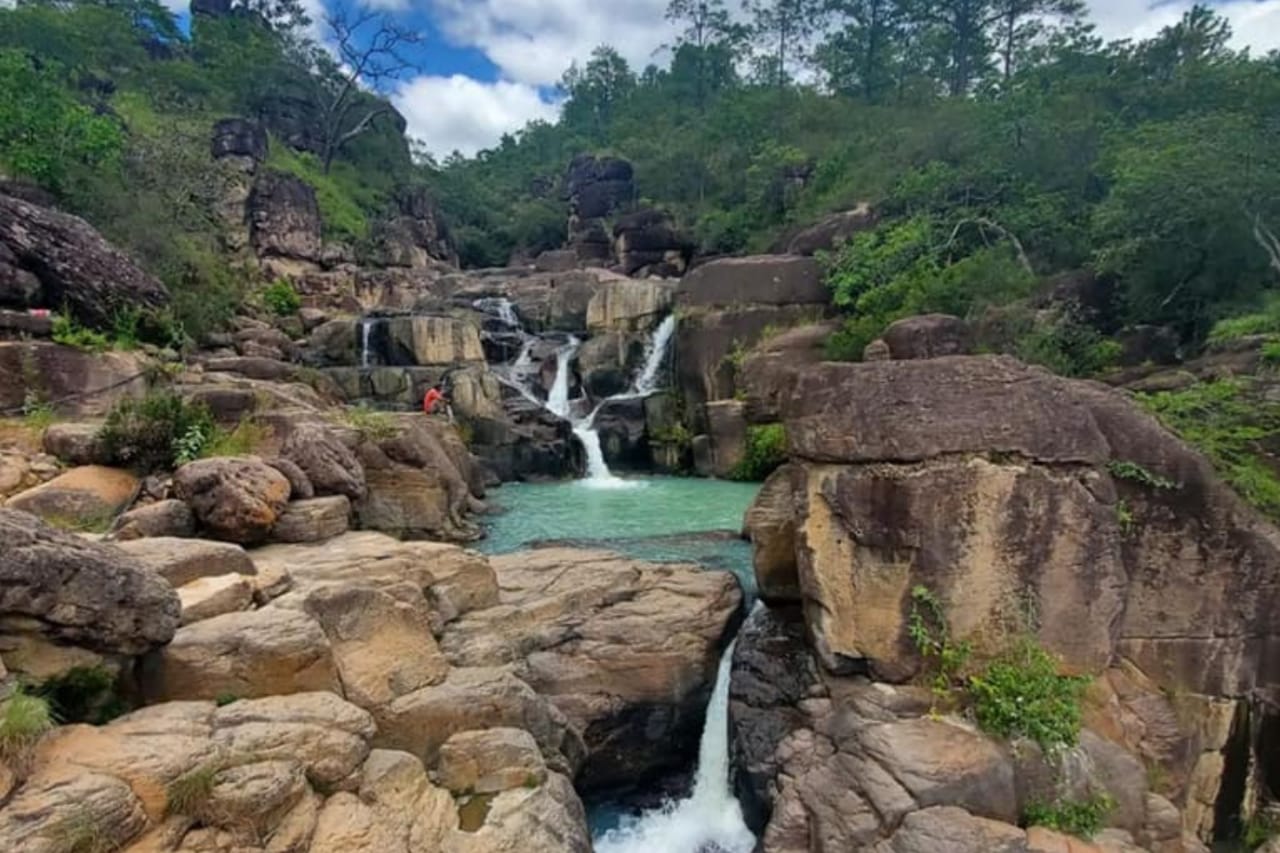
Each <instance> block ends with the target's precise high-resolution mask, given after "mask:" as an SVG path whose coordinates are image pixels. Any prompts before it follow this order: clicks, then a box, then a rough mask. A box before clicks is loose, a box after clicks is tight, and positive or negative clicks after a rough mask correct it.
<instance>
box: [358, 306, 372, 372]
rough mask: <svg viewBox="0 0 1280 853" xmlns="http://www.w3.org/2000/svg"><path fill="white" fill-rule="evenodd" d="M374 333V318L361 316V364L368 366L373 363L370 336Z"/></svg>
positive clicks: (364, 366)
mask: <svg viewBox="0 0 1280 853" xmlns="http://www.w3.org/2000/svg"><path fill="white" fill-rule="evenodd" d="M372 335H373V318H372V317H361V318H360V366H361V367H362V368H368V367H369V366H370V365H371V364H372V363H373V353H372V352H370V351H369V338H370V337H372Z"/></svg>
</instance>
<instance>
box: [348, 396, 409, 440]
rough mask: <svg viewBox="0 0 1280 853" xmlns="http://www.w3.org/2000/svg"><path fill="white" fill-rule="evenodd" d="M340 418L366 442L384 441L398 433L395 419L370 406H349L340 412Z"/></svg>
mask: <svg viewBox="0 0 1280 853" xmlns="http://www.w3.org/2000/svg"><path fill="white" fill-rule="evenodd" d="M340 418H341V420H342V421H343V422H344V423H345V424H346V425H347V426H349V427H351V428H352V429H354V430H355V431H356V432H358V433H360V437H361V438H363V439H364V440H366V441H385V440H386V439H388V438H394V437H395V436H396V434H397V433H398V432H399V430H398V429H397V428H396V421H395V418H393V417H392V416H391V415H390V414H389V413H387V412H383V411H379V410H378V409H375V408H373V407H372V406H367V405H363V404H361V405H358V406H349V407H347V408H346V409H343V410H342V414H341V416H340Z"/></svg>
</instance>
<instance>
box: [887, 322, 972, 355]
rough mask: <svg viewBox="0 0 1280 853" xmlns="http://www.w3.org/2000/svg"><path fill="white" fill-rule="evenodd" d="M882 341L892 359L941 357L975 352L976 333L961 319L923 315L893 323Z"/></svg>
mask: <svg viewBox="0 0 1280 853" xmlns="http://www.w3.org/2000/svg"><path fill="white" fill-rule="evenodd" d="M881 340H883V341H884V343H885V345H886V346H888V348H889V357H890V358H893V359H911V358H941V357H942V356H946V355H969V354H970V353H972V352H973V333H972V331H970V329H969V325H968V324H967V323H966V322H965V321H964V320H961V319H960V318H959V317H952V316H951V315H949V314H922V315H920V316H918V317H907V318H906V319H904V320H898V321H897V322H896V323H892V324H891V325H890V326H889V328H887V329H885V330H884V334H883V335H881Z"/></svg>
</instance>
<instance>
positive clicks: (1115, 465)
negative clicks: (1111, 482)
mask: <svg viewBox="0 0 1280 853" xmlns="http://www.w3.org/2000/svg"><path fill="white" fill-rule="evenodd" d="M1107 470H1108V471H1110V472H1111V476H1113V477H1116V478H1118V479H1120V480H1128V481H1129V482H1131V483H1137V484H1138V485H1140V486H1146V487H1148V488H1151V489H1157V490H1165V489H1176V488H1178V484H1177V483H1175V482H1173V480H1170V479H1169V478H1168V477H1161V476H1160V475H1159V474H1153V473H1151V471H1149V470H1147V469H1146V468H1145V467H1143V466H1142V465H1140V464H1138V463H1137V462H1133V461H1131V460H1128V459H1114V460H1112V461H1111V462H1108V463H1107Z"/></svg>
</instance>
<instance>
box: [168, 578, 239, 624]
mask: <svg viewBox="0 0 1280 853" xmlns="http://www.w3.org/2000/svg"><path fill="white" fill-rule="evenodd" d="M178 598H179V599H180V600H181V601H182V624H183V625H190V624H191V623H192V622H199V621H201V620H202V619H212V618H213V617H214V616H221V615H223V614H224V613H236V612H238V611H241V610H248V609H249V607H250V606H251V605H252V604H253V584H252V583H250V578H247V577H245V576H244V575H218V576H216V577H205V578H198V579H196V580H193V581H191V583H188V584H185V585H183V586H180V587H178Z"/></svg>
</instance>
